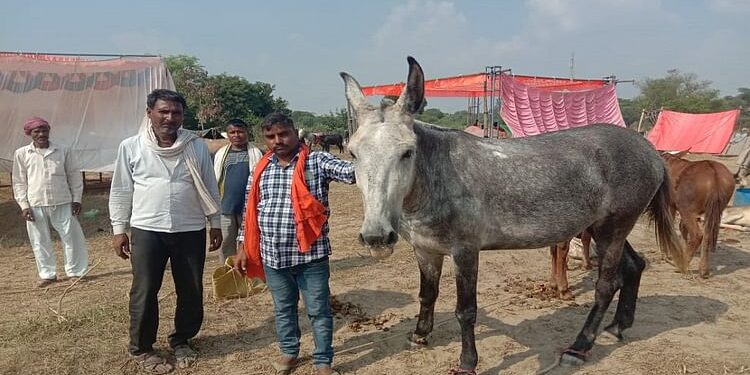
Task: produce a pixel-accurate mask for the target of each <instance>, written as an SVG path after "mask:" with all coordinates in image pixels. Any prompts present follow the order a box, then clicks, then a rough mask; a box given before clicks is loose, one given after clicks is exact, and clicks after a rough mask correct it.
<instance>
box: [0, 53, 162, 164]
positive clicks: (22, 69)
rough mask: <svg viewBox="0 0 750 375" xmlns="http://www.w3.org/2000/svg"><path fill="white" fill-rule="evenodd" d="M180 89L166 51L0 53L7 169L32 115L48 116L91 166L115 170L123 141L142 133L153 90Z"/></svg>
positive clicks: (2, 149)
mask: <svg viewBox="0 0 750 375" xmlns="http://www.w3.org/2000/svg"><path fill="white" fill-rule="evenodd" d="M157 88H166V89H174V83H173V82H172V78H171V77H170V76H169V73H168V72H167V69H166V67H165V65H164V63H163V62H162V60H161V59H160V58H158V57H147V58H117V59H109V60H85V59H80V58H75V57H64V56H54V55H39V54H24V55H19V54H13V53H0V127H2V130H3V136H2V137H0V170H4V171H10V170H11V169H12V159H13V153H14V152H15V150H16V149H18V148H19V147H21V146H23V145H26V144H29V143H30V142H31V139H30V138H29V137H28V136H27V135H25V134H24V132H23V123H24V121H25V120H26V119H27V118H29V117H32V116H40V117H42V118H44V119H46V120H47V121H49V123H50V125H51V128H52V129H51V132H50V139H51V140H52V141H53V142H56V143H58V144H63V145H66V146H68V147H70V148H71V149H72V151H73V154H74V155H75V156H76V157H77V159H78V160H79V163H80V165H81V167H82V169H83V170H84V171H91V172H103V171H111V170H113V165H114V161H115V158H116V156H117V147H118V146H119V144H120V142H121V141H122V140H123V139H125V138H127V137H130V136H132V135H135V134H136V133H137V132H138V127H139V126H140V124H141V121H142V120H143V118H144V115H145V113H146V96H147V95H148V93H150V92H151V91H153V90H154V89H157Z"/></svg>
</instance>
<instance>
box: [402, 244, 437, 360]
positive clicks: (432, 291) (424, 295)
mask: <svg viewBox="0 0 750 375" xmlns="http://www.w3.org/2000/svg"><path fill="white" fill-rule="evenodd" d="M414 253H415V254H416V256H417V264H418V265H419V318H418V320H417V329H416V330H415V331H414V333H413V334H412V335H411V336H410V337H409V342H410V343H411V344H412V345H415V346H425V345H427V335H428V334H430V332H432V325H433V323H434V316H435V300H437V297H438V293H439V288H440V274H441V273H442V271H443V255H442V254H432V253H427V252H425V251H420V250H419V249H414Z"/></svg>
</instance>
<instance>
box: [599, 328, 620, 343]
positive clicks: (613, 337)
mask: <svg viewBox="0 0 750 375" xmlns="http://www.w3.org/2000/svg"><path fill="white" fill-rule="evenodd" d="M622 340H623V337H622V335H618V334H615V333H612V332H609V331H606V330H605V331H602V333H600V334H599V336H597V337H596V343H597V344H599V345H605V346H606V345H614V344H617V343H618V342H621V341H622Z"/></svg>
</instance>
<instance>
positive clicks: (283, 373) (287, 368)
mask: <svg viewBox="0 0 750 375" xmlns="http://www.w3.org/2000/svg"><path fill="white" fill-rule="evenodd" d="M299 363H300V360H299V358H294V359H292V360H291V362H289V363H281V362H279V361H273V362H271V366H273V368H274V370H276V375H289V374H291V373H292V370H294V368H295V367H297V366H298V365H299Z"/></svg>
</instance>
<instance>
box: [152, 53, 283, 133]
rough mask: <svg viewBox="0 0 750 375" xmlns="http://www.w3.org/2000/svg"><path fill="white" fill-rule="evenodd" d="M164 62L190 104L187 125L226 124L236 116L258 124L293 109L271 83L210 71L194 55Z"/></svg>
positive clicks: (195, 126) (181, 56) (180, 56)
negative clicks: (262, 120) (275, 94)
mask: <svg viewBox="0 0 750 375" xmlns="http://www.w3.org/2000/svg"><path fill="white" fill-rule="evenodd" d="M165 62H166V65H167V68H168V69H169V71H170V72H171V73H172V79H173V80H174V82H175V87H176V89H177V91H178V92H180V93H181V94H182V95H184V96H185V100H186V101H187V104H188V111H187V113H186V118H185V127H186V128H189V129H197V128H199V127H200V126H201V125H203V127H204V128H212V127H217V126H223V125H224V124H226V122H227V121H229V120H230V119H233V118H240V119H243V120H245V121H247V122H248V123H250V124H257V123H259V122H260V119H262V118H263V117H264V116H266V115H267V114H269V113H271V112H274V111H281V112H285V113H291V111H290V110H289V109H288V108H287V107H288V102H287V101H286V100H284V99H283V98H281V97H277V96H274V95H273V91H274V86H273V85H272V84H269V83H265V82H255V83H251V82H249V81H248V80H247V79H246V78H244V77H240V76H236V75H229V74H226V73H222V74H219V75H209V74H208V71H206V69H205V68H204V67H203V66H202V65H200V62H199V60H198V58H197V57H194V56H187V55H177V56H168V57H166V58H165Z"/></svg>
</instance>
